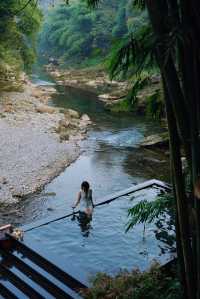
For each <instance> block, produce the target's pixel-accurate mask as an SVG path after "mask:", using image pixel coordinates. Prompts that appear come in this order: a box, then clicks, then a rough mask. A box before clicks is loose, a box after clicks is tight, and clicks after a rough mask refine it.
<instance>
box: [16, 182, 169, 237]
mask: <svg viewBox="0 0 200 299" xmlns="http://www.w3.org/2000/svg"><path fill="white" fill-rule="evenodd" d="M153 186H157V187H160V188H164V189H165V190H166V191H171V190H172V188H171V186H170V185H169V184H167V183H165V182H163V181H159V180H155V179H153V180H148V181H145V182H143V183H140V184H137V185H135V186H132V187H130V188H127V189H124V190H121V191H118V192H115V193H112V194H110V195H107V196H105V197H103V198H101V199H100V200H101V201H100V202H99V203H97V204H95V205H94V207H98V206H101V205H104V204H108V203H110V202H112V201H113V200H115V199H117V198H119V197H122V196H125V195H128V194H131V193H134V192H137V191H140V190H143V189H147V188H150V187H153ZM97 201H98V200H97ZM78 213H79V211H76V212H74V211H73V212H72V213H70V214H67V215H63V216H60V217H58V218H55V219H50V220H49V221H47V222H45V223H41V224H38V225H36V226H33V227H30V228H27V229H23V227H22V229H23V231H24V232H29V231H32V230H34V229H37V228H40V227H42V226H46V225H48V224H50V223H53V222H57V221H59V220H62V219H65V218H68V217H72V216H74V215H76V214H78Z"/></svg>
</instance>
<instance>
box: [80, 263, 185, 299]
mask: <svg viewBox="0 0 200 299" xmlns="http://www.w3.org/2000/svg"><path fill="white" fill-rule="evenodd" d="M83 297H84V298H85V299H102V298H104V299H111V298H112V299H114V298H118V299H181V298H183V297H182V291H181V285H180V282H179V281H178V280H177V278H176V277H172V276H168V275H167V273H166V272H165V271H163V269H161V268H159V265H154V266H152V268H151V269H150V270H149V271H147V272H140V271H139V270H133V271H132V272H128V271H122V272H120V273H119V274H117V275H116V276H115V277H111V276H109V275H107V274H103V273H99V274H98V275H97V276H96V277H95V278H94V279H93V286H92V288H91V289H89V290H88V291H85V292H84V293H83Z"/></svg>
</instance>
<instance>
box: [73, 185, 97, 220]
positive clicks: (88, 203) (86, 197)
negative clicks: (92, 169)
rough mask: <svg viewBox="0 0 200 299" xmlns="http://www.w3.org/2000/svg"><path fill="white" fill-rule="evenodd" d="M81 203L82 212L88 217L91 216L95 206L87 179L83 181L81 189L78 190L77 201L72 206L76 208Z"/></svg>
mask: <svg viewBox="0 0 200 299" xmlns="http://www.w3.org/2000/svg"><path fill="white" fill-rule="evenodd" d="M79 204H80V212H83V213H85V214H86V215H87V216H88V217H91V216H92V212H93V208H94V204H93V200H92V189H90V185H89V183H88V182H86V181H84V182H82V184H81V190H80V191H79V192H78V196H77V200H76V203H75V205H74V206H73V207H72V208H73V209H74V208H76V207H77V206H78V205H79Z"/></svg>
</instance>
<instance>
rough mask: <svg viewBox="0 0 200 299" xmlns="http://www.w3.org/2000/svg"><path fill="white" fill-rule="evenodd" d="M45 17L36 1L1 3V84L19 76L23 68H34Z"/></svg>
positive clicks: (19, 0)
mask: <svg viewBox="0 0 200 299" xmlns="http://www.w3.org/2000/svg"><path fill="white" fill-rule="evenodd" d="M41 19H42V15H41V12H40V10H39V9H38V8H37V5H36V3H35V1H29V3H28V2H27V1H26V0H17V1H16V0H9V1H7V0H2V1H1V2H0V83H1V81H6V82H7V81H9V80H13V79H16V77H17V74H18V73H19V71H20V70H28V69H30V67H31V65H32V64H33V62H34V61H35V57H36V55H35V54H36V53H35V44H36V37H37V36H36V34H37V32H38V30H39V27H40V23H41Z"/></svg>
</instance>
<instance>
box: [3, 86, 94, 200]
mask: <svg viewBox="0 0 200 299" xmlns="http://www.w3.org/2000/svg"><path fill="white" fill-rule="evenodd" d="M55 92H56V90H55V89H54V88H52V87H38V86H35V85H33V84H32V83H31V82H29V81H26V83H24V85H23V91H22V92H3V93H1V94H0V128H1V129H0V140H1V147H0V204H2V203H5V204H10V203H14V202H17V201H19V200H20V199H22V198H23V197H24V196H26V195H28V194H31V193H34V192H36V191H39V190H40V189H41V188H42V187H43V186H44V185H45V184H47V183H48V182H50V181H51V180H52V179H53V178H54V177H55V176H57V175H58V174H59V173H60V172H61V171H62V170H63V169H64V168H65V167H66V166H67V165H69V164H70V163H71V162H72V161H74V160H75V159H76V158H77V157H78V156H79V154H80V148H79V142H80V140H81V139H83V138H84V137H85V136H86V131H87V126H88V125H89V124H90V123H91V122H90V119H89V117H88V116H87V115H86V114H85V115H79V114H78V113H77V112H76V111H74V110H71V109H59V108H55V107H51V106H49V105H48V101H49V98H50V97H51V95H52V94H53V93H55Z"/></svg>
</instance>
